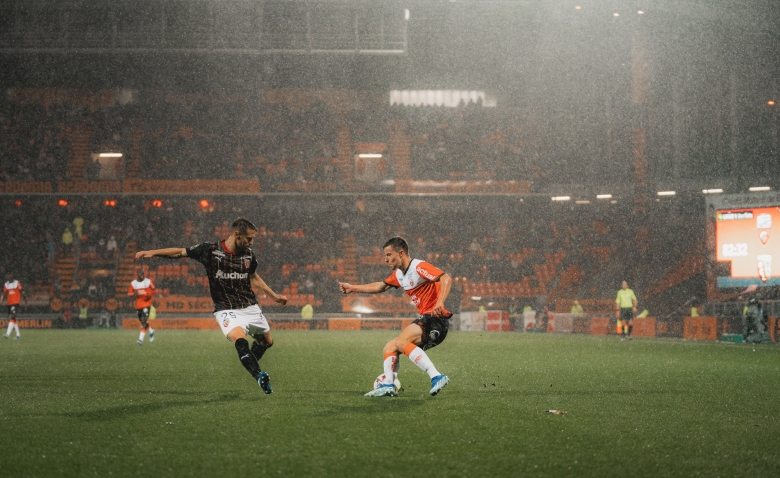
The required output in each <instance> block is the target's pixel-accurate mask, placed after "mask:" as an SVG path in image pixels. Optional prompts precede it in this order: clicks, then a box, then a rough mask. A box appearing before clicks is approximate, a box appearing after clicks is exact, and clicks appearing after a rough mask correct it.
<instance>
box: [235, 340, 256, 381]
mask: <svg viewBox="0 0 780 478" xmlns="http://www.w3.org/2000/svg"><path fill="white" fill-rule="evenodd" d="M235 345H236V350H237V351H238V359H239V360H241V364H242V365H243V366H244V368H245V369H246V370H247V371H248V372H249V373H250V374H252V377H254V378H257V377H258V376H259V375H260V372H261V370H260V366H259V365H257V359H256V358H255V355H254V354H253V353H252V351H251V350H249V342H247V340H246V339H238V340H236V344H235Z"/></svg>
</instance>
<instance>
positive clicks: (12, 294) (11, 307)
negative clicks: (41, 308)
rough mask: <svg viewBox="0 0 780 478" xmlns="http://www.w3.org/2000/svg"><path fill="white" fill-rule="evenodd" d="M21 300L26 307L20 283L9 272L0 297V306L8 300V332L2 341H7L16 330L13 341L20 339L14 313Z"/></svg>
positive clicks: (25, 298) (25, 299)
mask: <svg viewBox="0 0 780 478" xmlns="http://www.w3.org/2000/svg"><path fill="white" fill-rule="evenodd" d="M22 298H24V304H25V305H27V297H26V296H25V295H24V292H23V291H22V283H21V282H19V281H18V280H14V275H13V274H12V273H10V272H9V273H8V274H6V275H5V285H3V296H2V297H0V304H2V303H3V301H5V300H8V302H7V304H8V330H7V331H6V333H5V334H4V335H3V338H4V339H7V338H8V337H9V336H10V335H11V332H13V331H14V330H16V337H14V340H18V339H20V338H21V336H20V335H19V324H17V323H16V311H17V309H18V308H19V303H20V301H21V300H22Z"/></svg>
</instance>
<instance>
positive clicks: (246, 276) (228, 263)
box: [187, 241, 257, 312]
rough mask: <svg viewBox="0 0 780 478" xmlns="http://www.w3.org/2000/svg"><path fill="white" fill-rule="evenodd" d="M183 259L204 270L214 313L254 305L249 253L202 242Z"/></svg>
mask: <svg viewBox="0 0 780 478" xmlns="http://www.w3.org/2000/svg"><path fill="white" fill-rule="evenodd" d="M187 257H189V258H191V259H195V260H196V261H198V262H200V263H201V264H203V265H204V266H205V267H206V274H207V275H208V278H209V290H210V291H211V300H213V301H214V311H215V312H216V311H220V310H236V309H245V308H247V307H249V306H250V305H255V304H257V296H256V295H255V292H254V291H253V290H252V282H251V277H252V275H253V274H254V273H255V271H256V270H257V258H256V257H255V254H254V252H252V249H246V250H245V251H244V252H242V253H240V254H237V253H235V252H233V251H230V250H228V249H227V248H226V247H225V241H222V242H204V243H202V244H198V245H197V246H192V247H190V248H187Z"/></svg>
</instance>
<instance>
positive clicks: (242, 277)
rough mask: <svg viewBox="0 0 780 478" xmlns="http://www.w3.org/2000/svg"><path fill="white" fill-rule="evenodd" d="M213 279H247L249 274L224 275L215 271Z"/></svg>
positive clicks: (232, 273) (234, 273)
mask: <svg viewBox="0 0 780 478" xmlns="http://www.w3.org/2000/svg"><path fill="white" fill-rule="evenodd" d="M214 277H216V278H217V279H246V278H247V277H249V273H247V272H243V273H242V272H231V273H229V274H225V273H224V272H222V271H217V273H216V274H215V275H214Z"/></svg>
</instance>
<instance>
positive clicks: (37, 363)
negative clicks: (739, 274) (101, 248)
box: [0, 330, 780, 477]
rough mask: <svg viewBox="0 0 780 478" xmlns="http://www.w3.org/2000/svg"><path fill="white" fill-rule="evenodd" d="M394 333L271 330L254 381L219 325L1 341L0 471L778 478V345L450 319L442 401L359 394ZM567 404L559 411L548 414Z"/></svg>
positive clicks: (413, 372) (434, 354)
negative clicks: (453, 326) (267, 390)
mask: <svg viewBox="0 0 780 478" xmlns="http://www.w3.org/2000/svg"><path fill="white" fill-rule="evenodd" d="M394 334H395V332H393V331H384V332H381V331H361V332H336V331H278V332H275V333H274V338H275V341H276V343H275V345H274V347H273V348H271V349H270V350H269V351H268V352H267V354H266V357H265V358H263V360H262V361H261V366H262V367H263V369H264V370H267V371H268V372H269V373H270V375H271V383H272V385H273V388H274V393H273V394H272V395H268V396H267V395H264V394H263V393H262V390H261V389H260V387H258V385H257V384H256V382H254V381H253V380H252V378H251V377H250V376H249V374H248V373H247V372H246V370H244V368H243V367H242V366H241V364H240V362H239V360H238V355H237V353H236V351H235V348H234V347H233V346H232V344H230V343H229V342H228V341H227V340H226V339H225V338H224V337H223V336H222V334H220V333H219V332H216V331H167V330H160V331H158V333H157V334H156V335H157V336H156V340H155V342H154V343H152V344H149V343H148V342H147V343H144V345H143V346H138V345H136V343H135V342H136V340H137V337H138V335H137V332H133V331H124V330H72V331H71V330H66V331H55V330H22V338H21V340H0V445H1V446H2V451H1V452H0V476H9V477H11V476H13V477H16V476H25V477H27V476H30V477H32V476H41V477H52V476H101V477H107V476H157V477H159V476H231V477H234V476H256V475H264V474H267V475H274V476H377V475H380V476H389V477H392V476H396V477H410V476H426V477H432V476H447V477H449V476H468V477H474V476H520V475H532V476H594V477H596V476H598V477H602V476H693V475H697V474H698V475H701V476H751V477H756V476H777V475H778V472H780V420H778V413H777V406H778V400H780V381H779V380H778V377H780V373H778V372H780V347H777V346H772V345H760V346H759V345H757V346H752V345H744V344H742V345H734V344H731V345H726V344H719V343H712V342H707V343H704V342H690V341H683V340H641V339H636V340H633V341H626V342H621V341H620V340H618V339H617V338H615V337H595V336H584V335H563V334H521V333H478V332H451V333H450V335H449V336H448V338H447V340H446V341H445V342H444V343H443V344H442V345H440V346H439V347H436V348H434V349H431V350H429V351H428V354H429V356H430V357H431V359H432V360H433V362H434V364H436V366H437V367H438V369H439V370H440V371H441V372H442V373H446V374H447V375H449V377H450V378H451V380H452V382H451V383H450V384H449V385H448V386H447V387H446V388H445V389H444V390H443V391H442V392H441V393H439V395H437V396H436V397H431V396H429V395H428V390H429V388H430V380H429V379H428V377H427V375H426V374H424V373H423V372H422V371H420V370H419V369H418V368H417V367H416V366H415V365H414V364H412V363H411V362H410V361H409V360H408V359H407V358H406V357H401V359H400V363H401V369H400V375H399V378H400V381H401V384H402V386H403V387H404V391H403V392H401V393H400V396H398V397H395V398H368V397H363V393H365V392H366V391H368V390H369V389H371V388H372V386H373V381H374V379H375V378H376V376H377V375H378V374H380V373H381V366H382V347H383V345H384V344H385V343H386V341H387V340H389V339H390V338H391V337H393V335H394ZM551 409H556V410H564V411H566V412H567V413H566V414H565V415H553V414H550V413H548V410H551Z"/></svg>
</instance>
